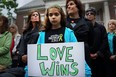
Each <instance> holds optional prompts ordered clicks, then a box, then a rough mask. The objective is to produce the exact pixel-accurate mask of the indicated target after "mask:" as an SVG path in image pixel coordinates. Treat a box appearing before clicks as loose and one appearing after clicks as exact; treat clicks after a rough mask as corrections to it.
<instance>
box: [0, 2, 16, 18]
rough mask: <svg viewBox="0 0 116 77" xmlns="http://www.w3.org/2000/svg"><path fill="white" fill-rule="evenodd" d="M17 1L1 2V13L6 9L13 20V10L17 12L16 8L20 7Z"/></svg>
mask: <svg viewBox="0 0 116 77" xmlns="http://www.w3.org/2000/svg"><path fill="white" fill-rule="evenodd" d="M16 1H17V0H1V2H0V4H1V5H0V8H1V10H0V11H2V9H6V10H7V15H8V17H9V18H11V17H12V12H11V10H12V9H14V12H15V11H16V8H17V6H18V3H17V2H16ZM0 13H1V12H0ZM1 14H2V13H1Z"/></svg>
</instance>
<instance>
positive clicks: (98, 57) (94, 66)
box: [85, 7, 110, 77]
mask: <svg viewBox="0 0 116 77" xmlns="http://www.w3.org/2000/svg"><path fill="white" fill-rule="evenodd" d="M96 14H97V12H96V9H95V8H94V7H90V8H88V9H87V10H86V12H85V17H86V18H87V19H88V20H90V21H91V22H92V24H93V35H94V36H93V43H92V45H91V46H90V58H91V70H92V77H110V76H109V75H110V70H109V72H107V70H106V64H107V60H106V54H107V53H108V51H109V48H108V38H107V32H106V29H105V27H104V26H103V25H101V24H98V23H97V22H96ZM106 72H107V73H106ZM108 74H109V75H108Z"/></svg>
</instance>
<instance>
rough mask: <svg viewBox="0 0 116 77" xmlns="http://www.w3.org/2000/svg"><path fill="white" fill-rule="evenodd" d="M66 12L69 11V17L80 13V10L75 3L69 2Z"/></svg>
mask: <svg viewBox="0 0 116 77" xmlns="http://www.w3.org/2000/svg"><path fill="white" fill-rule="evenodd" d="M66 10H67V13H68V15H72V14H75V13H78V8H77V7H76V4H75V3H74V1H69V2H68V4H67V9H66Z"/></svg>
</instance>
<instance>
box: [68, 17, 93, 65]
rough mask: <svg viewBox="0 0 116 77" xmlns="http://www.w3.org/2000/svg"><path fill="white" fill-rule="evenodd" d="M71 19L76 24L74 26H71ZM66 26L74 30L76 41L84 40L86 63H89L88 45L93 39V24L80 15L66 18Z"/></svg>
mask: <svg viewBox="0 0 116 77" xmlns="http://www.w3.org/2000/svg"><path fill="white" fill-rule="evenodd" d="M71 21H74V23H75V24H76V25H75V26H74V27H72V26H71ZM66 26H67V27H68V28H70V29H72V30H73V31H74V34H75V36H76V38H77V40H78V42H84V45H85V59H86V62H87V64H88V65H90V56H89V55H90V50H89V45H91V44H92V41H93V25H92V23H91V22H90V21H88V20H86V19H85V18H83V17H81V18H79V19H71V18H69V17H68V18H67V21H66Z"/></svg>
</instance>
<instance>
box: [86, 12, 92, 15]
mask: <svg viewBox="0 0 116 77" xmlns="http://www.w3.org/2000/svg"><path fill="white" fill-rule="evenodd" d="M86 15H87V16H88V15H94V13H92V12H89V13H86Z"/></svg>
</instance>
